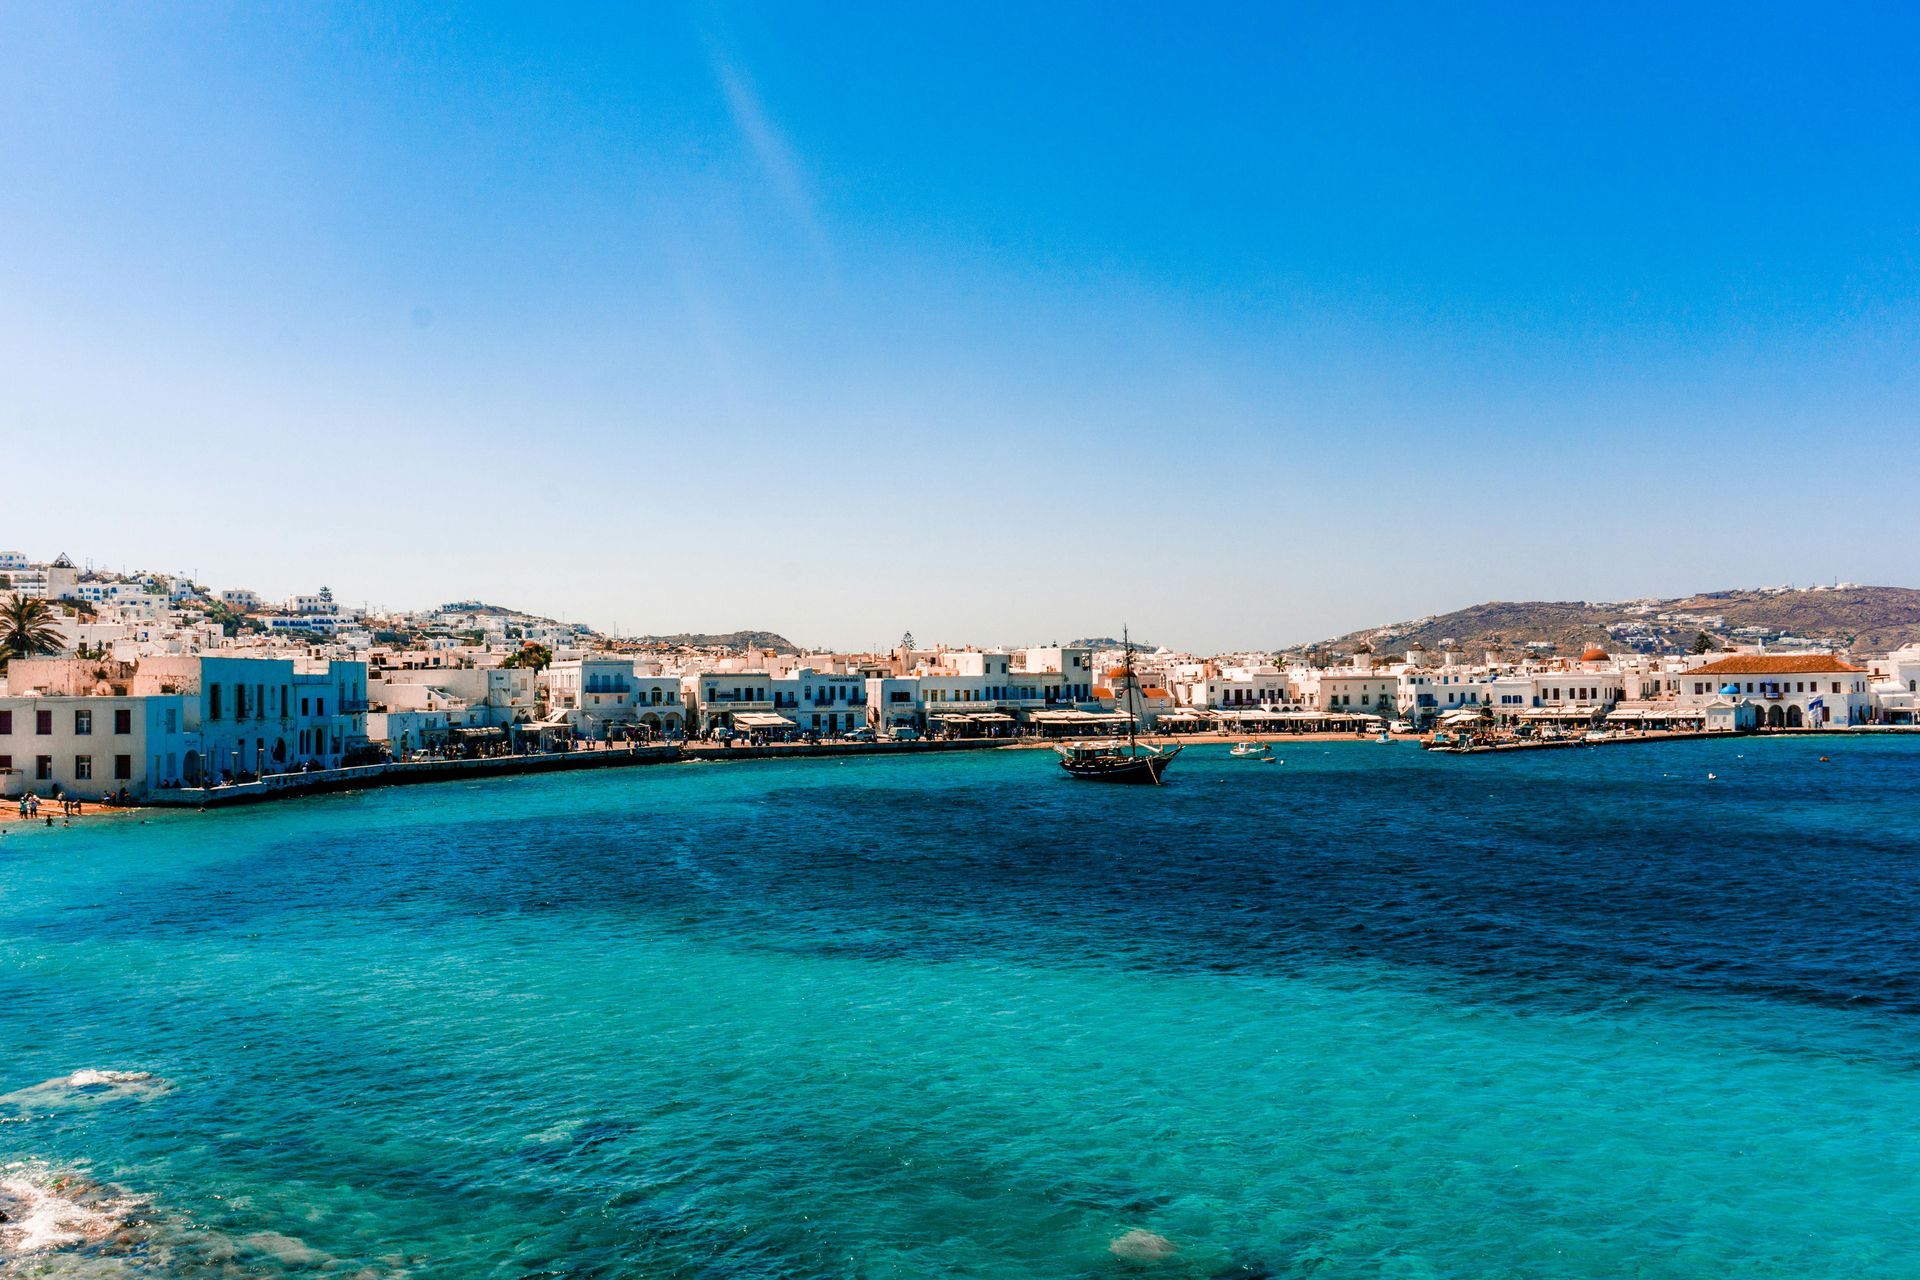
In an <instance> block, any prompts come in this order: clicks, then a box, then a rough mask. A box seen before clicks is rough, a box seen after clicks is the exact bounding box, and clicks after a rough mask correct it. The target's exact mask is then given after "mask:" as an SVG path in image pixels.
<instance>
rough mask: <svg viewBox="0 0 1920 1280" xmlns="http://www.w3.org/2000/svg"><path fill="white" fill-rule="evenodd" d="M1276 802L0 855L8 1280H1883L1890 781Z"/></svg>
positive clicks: (1911, 1063) (1063, 806)
mask: <svg viewBox="0 0 1920 1280" xmlns="http://www.w3.org/2000/svg"><path fill="white" fill-rule="evenodd" d="M1275 752H1276V755H1277V756H1279V757H1280V758H1281V760H1283V761H1284V763H1275V764H1262V763H1258V762H1252V761H1245V760H1235V759H1232V758H1231V757H1229V756H1228V755H1227V752H1226V749H1225V748H1224V747H1211V746H1209V747H1194V748H1190V749H1189V750H1187V751H1186V752H1185V753H1183V754H1182V755H1181V757H1180V759H1179V761H1178V762H1177V763H1176V764H1175V766H1174V768H1173V769H1172V770H1171V771H1170V773H1169V774H1168V778H1167V785H1166V786H1164V787H1161V788H1157V789H1155V788H1131V787H1102V786H1097V785H1092V784H1088V783H1084V782H1076V781H1073V780H1071V779H1068V778H1066V777H1065V776H1064V775H1062V774H1061V773H1060V771H1059V769H1058V768H1057V767H1055V765H1054V764H1053V759H1052V757H1051V755H1049V754H1047V753H1042V752H1030V751H994V752H980V753H970V754H961V755H941V756H927V757H915V758H907V759H871V758H861V759H840V760H814V761H789V762H752V763H726V764H696V765H682V766H663V767H650V768H636V769H624V770H613V771H605V772H597V773H593V774H582V775H575V776H563V777H542V778H525V779H511V780H492V781H485V782H474V783H472V784H448V785H440V786H430V787H415V788H396V789H389V790H380V791H372V792H367V793H364V794H353V795H343V796H336V797H328V798H319V799H310V800H299V801H291V802H285V803H279V804H275V805H271V806H262V807H256V808H250V809H243V810H231V811H224V812H212V813H164V814H162V813H155V814H147V815H144V816H142V817H136V818H119V819H86V820H83V821H82V822H79V823H76V824H74V825H73V826H71V827H56V828H54V829H52V830H48V829H45V828H32V829H25V828H19V827H16V828H13V829H12V830H10V831H9V833H8V834H7V835H5V836H3V837H0V1213H3V1214H5V1215H6V1217H5V1220H4V1221H0V1273H5V1274H10V1275H18V1276H40V1275H48V1276H52V1275H61V1276H101V1277H106V1276H112V1277H142V1276H179V1277H187V1276H194V1277H198V1276H232V1277H253V1276H282V1275H302V1276H308V1275H339V1276H355V1277H391V1276H420V1277H441V1276H444V1277H626V1276H632V1277H923V1276H959V1277H1118V1276H1148V1275H1152V1276H1166V1277H1243V1278H1244V1277H1256V1276H1309V1275H1311V1276H1315V1277H1318V1278H1320V1280H1330V1278H1338V1277H1361V1276H1366V1277H1407V1278H1415V1277H1554V1278H1572V1277H1603V1276H1604V1277H1618V1276H1638V1277H1708V1276H1711V1277H1730V1276H1740V1277H1814V1276H1833V1277H1896V1276H1898V1277H1911V1276H1915V1275H1920V1138H1917V1137H1916V1134H1915V1128H1914V1118H1915V1117H1916V1116H1920V802H1917V801H1916V784H1920V740H1911V739H1865V740H1861V739H1853V738H1847V739H1834V738H1825V739H1817V738H1794V739H1779V740H1768V741H1755V740H1725V741H1714V742H1690V743H1672V744H1662V745H1630V746H1604V747H1599V748H1593V749H1580V750H1567V751H1543V752H1533V753H1517V754H1512V755H1498V756H1478V757H1467V758H1449V757H1443V756H1435V755H1431V754H1427V753H1422V752H1420V751H1419V750H1417V749H1415V748H1413V747H1411V746H1407V745H1404V744H1395V745H1382V744H1377V743H1373V742H1332V743H1326V742H1300V743H1292V744H1283V745H1280V746H1277V747H1276V748H1275ZM1822 756H1827V757H1830V759H1828V760H1826V761H1822V759H1821V757H1822ZM1709 775H1713V776H1712V777H1710V776H1709Z"/></svg>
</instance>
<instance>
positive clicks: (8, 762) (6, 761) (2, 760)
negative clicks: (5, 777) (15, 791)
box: [0, 756, 13, 773]
mask: <svg viewBox="0 0 1920 1280" xmlns="http://www.w3.org/2000/svg"><path fill="white" fill-rule="evenodd" d="M11 772H13V757H12V756H0V773H11Z"/></svg>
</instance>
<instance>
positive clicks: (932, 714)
mask: <svg viewBox="0 0 1920 1280" xmlns="http://www.w3.org/2000/svg"><path fill="white" fill-rule="evenodd" d="M927 719H929V720H950V721H952V722H953V723H954V724H972V723H973V717H972V716H963V715H961V714H960V713H959V712H958V711H929V712H928V713H927Z"/></svg>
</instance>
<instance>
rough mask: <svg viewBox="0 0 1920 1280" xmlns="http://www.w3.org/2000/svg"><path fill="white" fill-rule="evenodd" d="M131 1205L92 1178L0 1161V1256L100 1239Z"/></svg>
mask: <svg viewBox="0 0 1920 1280" xmlns="http://www.w3.org/2000/svg"><path fill="white" fill-rule="evenodd" d="M135 1207H136V1204H135V1202H134V1201H133V1200H131V1199H128V1198H125V1197H122V1196H118V1195H116V1194H114V1193H112V1192H111V1191H109V1190H108V1189H107V1188H105V1187H103V1186H101V1185H100V1184H99V1183H97V1182H94V1181H92V1180H90V1179H88V1178H85V1177H83V1176H80V1175H78V1174H72V1173H64V1174H63V1173H57V1172H55V1171H54V1170H53V1169H52V1168H50V1167H49V1166H47V1165H45V1164H41V1163H37V1162H25V1163H17V1164H10V1165H6V1166H4V1167H0V1215H4V1216H0V1261H3V1260H5V1259H8V1258H20V1257H26V1256H29V1255H31V1254H36V1253H46V1252H49V1251H51V1250H54V1249H62V1248H70V1247H72V1246H75V1245H86V1244H93V1243H96V1242H99V1241H102V1240H105V1239H107V1238H108V1237H109V1236H111V1235H113V1234H114V1233H115V1232H116V1231H118V1230H120V1229H121V1228H122V1227H123V1226H125V1225H126V1223H127V1220H128V1215H129V1214H130V1213H131V1212H132V1211H133V1209H134V1208H135Z"/></svg>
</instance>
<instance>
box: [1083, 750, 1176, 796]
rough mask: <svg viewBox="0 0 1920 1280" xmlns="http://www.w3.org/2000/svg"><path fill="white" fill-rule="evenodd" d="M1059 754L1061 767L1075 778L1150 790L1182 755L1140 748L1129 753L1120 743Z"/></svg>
mask: <svg viewBox="0 0 1920 1280" xmlns="http://www.w3.org/2000/svg"><path fill="white" fill-rule="evenodd" d="M1058 750H1059V752H1060V767H1061V768H1062V769H1065V770H1066V771H1067V773H1068V774H1070V775H1071V776H1073V777H1075V778H1084V779H1086V780H1087V781H1089V782H1134V783H1142V784H1145V785H1148V786H1151V785H1153V784H1154V783H1157V782H1159V781H1160V775H1161V774H1163V773H1165V772H1166V771H1167V766H1168V765H1169V764H1172V763H1173V758H1174V757H1175V756H1177V755H1179V754H1180V748H1178V747H1174V748H1172V749H1170V750H1166V751H1161V750H1158V749H1156V748H1154V747H1140V748H1137V749H1135V750H1134V751H1133V752H1129V750H1128V748H1126V747H1124V746H1122V745H1120V744H1119V743H1114V744H1113V745H1111V746H1107V745H1103V744H1098V743H1085V742H1076V743H1072V744H1071V745H1068V746H1064V747H1060V748H1058Z"/></svg>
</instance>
